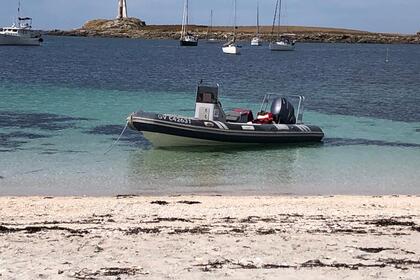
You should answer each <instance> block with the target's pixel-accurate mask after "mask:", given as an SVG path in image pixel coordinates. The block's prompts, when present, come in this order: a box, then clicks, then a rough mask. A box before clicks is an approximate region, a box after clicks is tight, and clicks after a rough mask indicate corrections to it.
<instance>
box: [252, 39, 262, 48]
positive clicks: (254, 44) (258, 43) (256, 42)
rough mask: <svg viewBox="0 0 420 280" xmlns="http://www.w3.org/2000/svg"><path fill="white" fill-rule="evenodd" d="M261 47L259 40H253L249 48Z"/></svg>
mask: <svg viewBox="0 0 420 280" xmlns="http://www.w3.org/2000/svg"><path fill="white" fill-rule="evenodd" d="M261 45H262V42H261V40H260V38H253V39H252V41H251V46H254V47H259V46H261Z"/></svg>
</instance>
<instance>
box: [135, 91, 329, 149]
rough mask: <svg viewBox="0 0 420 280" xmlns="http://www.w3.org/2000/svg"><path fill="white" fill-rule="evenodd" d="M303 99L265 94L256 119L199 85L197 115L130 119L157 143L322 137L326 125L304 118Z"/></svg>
mask: <svg viewBox="0 0 420 280" xmlns="http://www.w3.org/2000/svg"><path fill="white" fill-rule="evenodd" d="M292 99H293V100H294V101H295V103H297V107H296V110H295V106H294V105H293V104H292ZM304 101H305V98H304V97H303V96H288V97H286V96H279V95H275V94H266V95H265V96H264V99H263V102H262V105H261V107H260V112H259V113H258V114H257V117H256V118H254V116H253V113H252V111H251V110H249V109H234V110H233V111H231V112H226V113H225V112H224V110H223V108H222V104H221V103H220V101H219V87H218V86H216V87H212V86H204V85H202V84H200V85H199V86H198V89H197V95H196V107H195V115H194V117H185V116H178V115H174V114H162V113H149V112H144V111H139V112H136V113H133V114H131V115H130V116H129V117H128V119H127V121H128V125H129V127H130V128H131V129H134V130H137V131H140V132H142V133H143V134H144V136H145V137H146V139H148V140H149V141H150V142H151V143H152V144H153V145H154V146H155V147H188V146H203V145H229V144H257V145H258V144H273V145H276V144H277V145H279V144H285V143H306V142H320V141H322V139H323V137H324V133H323V131H322V129H321V128H320V127H318V126H313V125H305V124H304V123H303V105H304Z"/></svg>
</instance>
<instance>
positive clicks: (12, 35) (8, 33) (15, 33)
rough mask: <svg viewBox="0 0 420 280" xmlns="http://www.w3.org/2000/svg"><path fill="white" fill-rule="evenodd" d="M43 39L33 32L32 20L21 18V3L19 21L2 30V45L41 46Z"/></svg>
mask: <svg viewBox="0 0 420 280" xmlns="http://www.w3.org/2000/svg"><path fill="white" fill-rule="evenodd" d="M42 41H43V39H42V38H41V35H40V34H36V33H35V32H34V31H32V18H29V17H20V1H19V6H18V21H17V23H14V24H13V25H12V26H10V27H3V28H0V45H12V46H39V45H41V42H42Z"/></svg>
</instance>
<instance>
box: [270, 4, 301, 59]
mask: <svg viewBox="0 0 420 280" xmlns="http://www.w3.org/2000/svg"><path fill="white" fill-rule="evenodd" d="M281 3H282V1H281V0H277V1H276V8H275V10H274V19H273V28H272V30H271V34H272V37H273V40H272V41H271V43H270V45H269V49H270V50H271V51H293V50H295V44H296V40H294V39H293V36H294V34H280V19H281ZM276 19H277V36H276V38H274V29H275V24H276Z"/></svg>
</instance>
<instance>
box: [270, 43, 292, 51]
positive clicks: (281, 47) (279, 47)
mask: <svg viewBox="0 0 420 280" xmlns="http://www.w3.org/2000/svg"><path fill="white" fill-rule="evenodd" d="M270 50H271V51H294V50H295V45H294V44H278V43H270Z"/></svg>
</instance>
